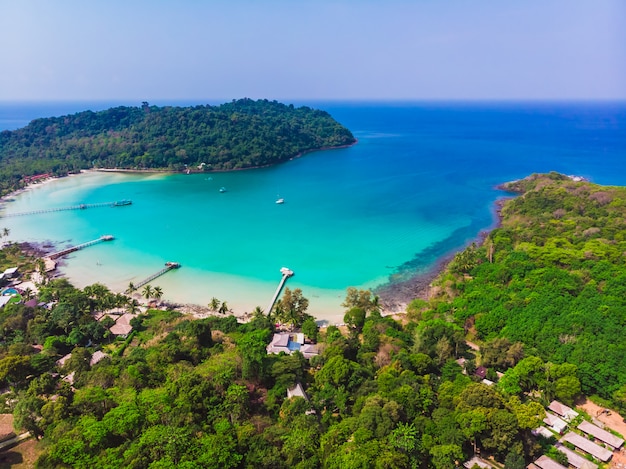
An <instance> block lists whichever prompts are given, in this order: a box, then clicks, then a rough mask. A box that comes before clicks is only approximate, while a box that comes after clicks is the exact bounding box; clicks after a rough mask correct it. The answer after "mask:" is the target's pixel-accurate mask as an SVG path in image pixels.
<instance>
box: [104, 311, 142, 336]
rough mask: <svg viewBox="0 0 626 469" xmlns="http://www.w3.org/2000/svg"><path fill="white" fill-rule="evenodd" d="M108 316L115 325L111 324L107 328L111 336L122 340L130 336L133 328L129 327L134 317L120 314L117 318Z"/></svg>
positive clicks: (128, 314)
mask: <svg viewBox="0 0 626 469" xmlns="http://www.w3.org/2000/svg"><path fill="white" fill-rule="evenodd" d="M108 316H109V317H110V318H112V319H114V320H115V324H113V325H112V326H111V327H110V328H109V331H111V334H113V335H114V336H117V337H122V338H124V337H128V334H130V333H131V332H132V330H133V326H131V325H130V321H131V320H132V319H133V318H134V317H135V316H133V315H132V314H130V313H126V314H122V315H121V316H119V317H117V318H116V317H115V316H110V315H108Z"/></svg>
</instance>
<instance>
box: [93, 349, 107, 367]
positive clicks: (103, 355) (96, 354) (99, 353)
mask: <svg viewBox="0 0 626 469" xmlns="http://www.w3.org/2000/svg"><path fill="white" fill-rule="evenodd" d="M106 357H108V355H107V354H106V353H104V352H102V351H100V350H97V351H96V352H94V353H93V355H92V356H91V360H89V366H94V365H95V364H96V363H98V362H99V361H100V360H102V359H103V358H106Z"/></svg>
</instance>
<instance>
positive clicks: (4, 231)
mask: <svg viewBox="0 0 626 469" xmlns="http://www.w3.org/2000/svg"><path fill="white" fill-rule="evenodd" d="M10 234H11V230H10V229H9V228H2V237H3V238H8V237H9V235H10Z"/></svg>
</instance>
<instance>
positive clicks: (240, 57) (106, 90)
mask: <svg viewBox="0 0 626 469" xmlns="http://www.w3.org/2000/svg"><path fill="white" fill-rule="evenodd" d="M0 41H1V43H2V53H1V54H2V56H1V58H0V100H3V101H7V100H99V99H103V100H106V99H130V100H133V101H137V100H144V99H145V100H151V99H163V100H177V99H180V100H184V99H190V100H193V99H216V100H219V99H225V100H230V99H233V98H241V97H251V98H269V99H279V100H289V99H292V100H316V99H319V100H331V99H339V100H355V99H368V100H379V99H468V100H474V99H626V1H624V0H585V1H583V0H515V1H513V0H507V1H502V0H493V1H488V0H412V1H409V0H378V1H370V0H334V1H331V0H316V1H307V0H284V1H281V0H256V1H245V0H223V1H222V0H211V1H200V0H178V1H164V0H133V1H129V0H123V1H122V0H107V1H104V0H103V1H100V2H94V1H85V0H80V1H79V0H57V1H54V2H52V1H49V0H0Z"/></svg>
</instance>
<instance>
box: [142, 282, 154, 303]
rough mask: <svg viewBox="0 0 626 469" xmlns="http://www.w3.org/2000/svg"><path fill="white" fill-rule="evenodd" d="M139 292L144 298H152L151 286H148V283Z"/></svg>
mask: <svg viewBox="0 0 626 469" xmlns="http://www.w3.org/2000/svg"><path fill="white" fill-rule="evenodd" d="M141 294H142V295H143V297H144V298H145V299H146V300H149V299H150V298H152V287H151V286H150V284H148V285H146V286H145V287H143V290H142V292H141Z"/></svg>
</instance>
